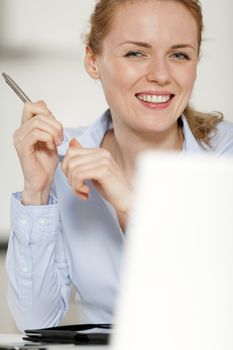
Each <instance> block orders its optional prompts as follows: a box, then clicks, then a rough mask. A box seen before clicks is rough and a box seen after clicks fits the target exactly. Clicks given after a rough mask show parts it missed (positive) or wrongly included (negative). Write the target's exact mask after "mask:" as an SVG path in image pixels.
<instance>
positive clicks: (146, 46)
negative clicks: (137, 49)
mask: <svg viewBox="0 0 233 350" xmlns="http://www.w3.org/2000/svg"><path fill="white" fill-rule="evenodd" d="M124 44H134V45H137V46H141V47H145V48H147V49H151V48H152V46H151V45H150V44H148V43H144V42H142V41H131V40H127V41H124V42H123V43H120V44H119V46H121V45H124ZM182 48H191V49H193V50H195V48H194V47H193V46H192V45H190V44H176V45H173V46H172V47H171V49H173V50H175V49H182Z"/></svg>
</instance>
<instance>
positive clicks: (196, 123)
mask: <svg viewBox="0 0 233 350" xmlns="http://www.w3.org/2000/svg"><path fill="white" fill-rule="evenodd" d="M137 1H147V0H97V2H96V5H95V8H94V11H93V13H92V15H91V17H90V31H89V32H88V33H87V35H86V37H85V43H86V45H87V46H90V47H91V49H92V51H93V53H94V54H97V55H98V54H100V53H101V51H102V43H103V40H104V38H105V37H106V35H107V34H108V33H109V31H110V29H111V24H112V22H113V17H114V14H115V13H116V10H117V9H118V8H119V7H120V6H122V5H125V4H127V3H130V2H131V3H133V2H137ZM155 1H175V2H178V3H180V4H183V5H184V6H185V7H186V8H187V10H188V11H189V12H190V13H191V14H192V16H193V17H194V19H195V21H196V24H197V28H198V55H199V56H200V50H201V43H202V35H203V17H202V8H201V4H200V1H199V0H155ZM183 113H184V115H185V117H186V119H187V121H188V124H189V126H190V128H191V131H192V133H193V135H194V137H195V138H196V140H197V141H198V142H199V143H200V144H202V143H205V144H206V145H208V146H210V145H211V144H210V141H211V136H212V135H213V133H215V132H216V127H217V124H218V123H219V122H220V121H222V120H223V115H222V113H219V112H215V113H202V112H198V111H196V110H195V109H194V108H193V107H191V106H190V105H188V106H187V107H186V108H185V110H184V112H183Z"/></svg>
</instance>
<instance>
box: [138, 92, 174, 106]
mask: <svg viewBox="0 0 233 350" xmlns="http://www.w3.org/2000/svg"><path fill="white" fill-rule="evenodd" d="M135 96H136V98H137V99H138V100H140V101H143V102H147V103H152V104H159V105H161V104H163V103H164V104H165V103H167V102H169V101H170V100H171V99H172V98H173V97H174V96H175V95H173V94H168V95H149V94H136V95H135Z"/></svg>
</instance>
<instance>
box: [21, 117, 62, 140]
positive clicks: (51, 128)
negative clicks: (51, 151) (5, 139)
mask: <svg viewBox="0 0 233 350" xmlns="http://www.w3.org/2000/svg"><path fill="white" fill-rule="evenodd" d="M34 129H39V130H41V131H45V132H47V133H50V134H51V135H52V137H53V143H54V144H55V145H56V146H58V145H60V144H61V142H62V137H61V136H60V135H61V133H63V131H61V129H62V126H61V124H60V123H59V122H57V121H56V120H53V119H51V118H48V117H47V116H44V115H37V116H36V117H35V118H33V119H31V120H28V121H27V122H26V123H25V124H24V125H23V126H22V127H21V128H19V129H18V130H17V131H16V132H15V141H16V143H17V142H18V143H22V142H23V140H24V139H25V138H26V137H27V136H28V135H29V134H30V133H31V132H33V130H34Z"/></svg>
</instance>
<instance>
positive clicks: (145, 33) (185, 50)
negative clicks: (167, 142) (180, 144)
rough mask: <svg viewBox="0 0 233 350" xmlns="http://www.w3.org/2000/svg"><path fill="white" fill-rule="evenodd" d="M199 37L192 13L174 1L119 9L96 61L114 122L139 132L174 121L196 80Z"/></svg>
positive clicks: (150, 1)
mask: <svg viewBox="0 0 233 350" xmlns="http://www.w3.org/2000/svg"><path fill="white" fill-rule="evenodd" d="M197 38H198V35H197V24H196V22H195V19H194V17H193V16H192V15H191V13H190V12H189V11H188V10H187V9H186V8H185V7H184V6H183V5H182V4H180V3H177V2H175V1H154V0H147V1H137V2H132V3H128V4H126V5H124V6H121V7H120V8H119V9H118V10H117V12H116V13H115V17H114V21H113V23H112V27H111V31H110V32H109V33H108V35H107V36H106V37H105V39H104V41H103V50H102V52H101V54H100V55H98V56H97V57H96V62H95V63H96V67H97V70H98V74H99V78H100V80H101V83H102V86H103V89H104V93H105V96H106V100H107V102H108V104H109V106H110V109H111V113H112V117H113V120H114V122H115V124H116V123H117V125H118V126H119V127H126V126H127V127H129V128H130V129H134V130H137V131H140V132H151V131H152V132H155V131H157V132H163V131H166V130H168V129H169V128H171V127H172V126H173V125H174V123H175V122H176V120H177V119H178V117H179V116H180V115H181V114H182V112H183V111H184V109H185V107H186V106H187V104H188V101H189V98H190V95H191V92H192V89H193V85H194V82H195V78H196V67H197V61H198V39H197Z"/></svg>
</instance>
